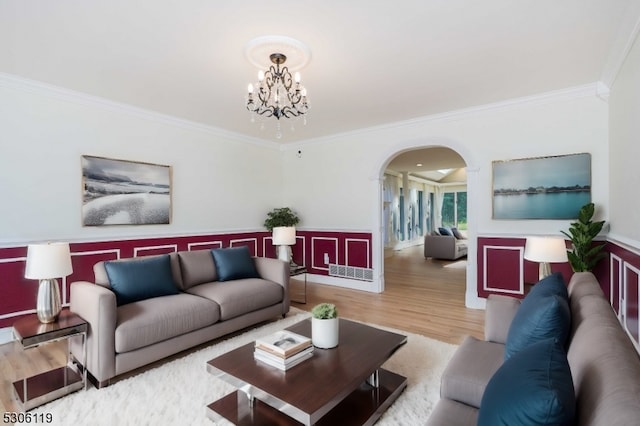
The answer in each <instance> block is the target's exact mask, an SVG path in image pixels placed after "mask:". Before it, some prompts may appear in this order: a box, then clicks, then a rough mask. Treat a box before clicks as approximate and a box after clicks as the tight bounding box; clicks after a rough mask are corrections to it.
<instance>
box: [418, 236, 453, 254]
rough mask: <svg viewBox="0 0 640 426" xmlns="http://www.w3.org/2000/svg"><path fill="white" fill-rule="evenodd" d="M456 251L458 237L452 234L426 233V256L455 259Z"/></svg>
mask: <svg viewBox="0 0 640 426" xmlns="http://www.w3.org/2000/svg"><path fill="white" fill-rule="evenodd" d="M455 253H456V237H452V236H450V235H425V237H424V257H434V258H436V259H453V258H454V257H455Z"/></svg>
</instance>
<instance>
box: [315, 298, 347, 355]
mask: <svg viewBox="0 0 640 426" xmlns="http://www.w3.org/2000/svg"><path fill="white" fill-rule="evenodd" d="M339 324H340V323H339V320H338V309H337V308H336V305H334V304H333V303H320V304H318V305H316V306H314V307H313V309H311V341H312V342H313V346H315V347H317V348H321V349H330V348H335V347H336V346H338V334H339V327H338V325H339Z"/></svg>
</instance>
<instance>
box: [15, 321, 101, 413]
mask: <svg viewBox="0 0 640 426" xmlns="http://www.w3.org/2000/svg"><path fill="white" fill-rule="evenodd" d="M88 328H89V326H88V324H87V322H86V321H85V320H83V319H82V318H81V317H80V316H79V315H77V314H74V313H73V312H71V311H70V310H69V309H63V310H62V311H61V312H60V316H59V317H58V320H57V321H56V322H52V323H49V324H42V323H41V322H40V321H39V320H38V317H37V316H36V315H35V314H34V315H30V316H28V317H25V318H22V319H20V320H18V321H16V322H15V323H14V324H13V329H14V333H15V336H16V339H17V340H18V341H19V342H20V343H21V344H22V347H23V349H28V348H33V347H36V346H38V345H40V344H42V343H49V342H55V341H58V340H62V339H67V365H65V366H64V367H60V368H56V369H53V370H50V371H46V372H44V373H40V374H36V375H35V376H31V377H26V378H24V379H22V380H18V381H17V382H13V388H14V390H15V392H16V396H17V397H18V401H19V402H20V403H21V404H22V408H23V409H24V410H25V411H29V410H31V409H32V408H35V407H38V406H40V405H42V404H46V403H47V402H50V401H53V400H54V399H56V398H60V397H62V396H64V395H67V394H69V393H71V392H75V391H77V390H78V389H82V388H84V387H86V384H87V369H86V368H81V367H80V366H78V365H75V363H74V362H73V361H72V356H71V347H70V345H71V338H72V337H74V336H80V337H81V338H82V353H83V359H82V363H83V364H86V360H87V330H88ZM81 370H82V371H81Z"/></svg>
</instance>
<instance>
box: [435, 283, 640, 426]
mask: <svg viewBox="0 0 640 426" xmlns="http://www.w3.org/2000/svg"><path fill="white" fill-rule="evenodd" d="M568 294H569V303H568V307H569V310H570V315H571V317H570V320H571V325H570V327H568V328H569V335H568V346H567V347H566V350H567V351H566V360H565V362H568V367H569V369H570V375H569V376H568V377H569V380H568V382H569V384H570V383H571V381H573V391H574V393H575V401H574V406H573V407H569V408H568V409H572V410H575V417H574V420H573V424H575V425H580V426H596V425H606V426H616V425H620V426H622V425H632V424H638V422H640V398H638V395H640V361H639V358H638V353H637V352H636V349H635V348H634V346H633V345H632V343H631V341H630V339H629V337H628V336H627V335H626V333H625V331H624V330H623V329H622V327H621V326H620V323H619V322H618V319H617V317H616V316H615V314H614V312H613V309H612V308H611V306H610V304H609V302H608V301H607V300H606V299H605V297H604V295H603V292H602V290H601V288H600V285H599V284H598V282H597V280H596V278H595V277H594V276H593V274H591V273H589V272H581V273H575V274H574V275H573V276H572V278H571V280H570V282H569V285H568ZM520 304H521V302H520V301H519V300H517V299H514V298H510V297H506V296H495V295H492V296H490V297H489V298H488V300H487V310H486V314H485V315H486V319H485V321H486V322H485V340H484V341H482V340H478V339H475V338H472V337H467V338H466V339H465V340H464V341H463V343H462V344H461V345H460V347H459V348H458V350H457V351H456V352H455V354H454V356H453V357H452V359H451V360H450V362H449V364H448V365H447V367H446V369H445V371H444V373H443V376H442V381H441V387H440V396H441V399H440V401H439V402H438V403H437V405H436V407H435V408H434V410H433V412H432V414H431V416H430V418H429V420H428V423H427V424H428V425H431V426H435V425H443V426H444V425H446V426H458V425H476V424H478V420H479V418H480V417H481V414H480V411H481V410H482V409H484V408H485V407H482V404H481V403H484V404H485V405H486V404H487V400H488V399H489V398H488V397H487V395H484V393H485V390H486V389H487V385H488V384H489V382H490V380H491V379H492V377H493V376H494V374H496V375H497V374H498V373H497V372H498V371H499V369H500V368H501V366H502V365H503V363H505V364H506V362H508V361H503V358H504V353H505V342H506V339H507V336H508V334H509V327H510V324H511V321H512V319H513V318H514V317H515V316H516V312H517V310H518V308H519V306H520ZM562 353H563V357H564V349H563V352H562ZM510 380H517V379H515V378H510ZM494 382H495V381H494ZM565 385H566V383H565ZM489 386H492V385H489ZM522 388H523V389H524V390H525V391H528V388H527V385H526V384H522ZM491 391H493V388H492V389H491ZM489 392H490V391H487V393H489ZM483 397H484V398H483ZM532 398H533V397H532ZM506 399H508V397H505V398H504V400H503V401H502V402H503V404H502V405H499V410H508V409H509V408H508V406H509V404H510V403H511V402H509V401H506ZM531 402H536V401H531ZM481 407H482V408H481ZM518 423H520V422H518ZM521 424H522V423H521ZM532 424H533V423H532Z"/></svg>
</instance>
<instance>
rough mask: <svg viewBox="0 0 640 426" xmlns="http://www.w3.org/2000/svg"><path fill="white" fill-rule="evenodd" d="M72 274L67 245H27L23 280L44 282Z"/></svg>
mask: <svg viewBox="0 0 640 426" xmlns="http://www.w3.org/2000/svg"><path fill="white" fill-rule="evenodd" d="M71 272H73V268H72V267H71V252H70V250H69V243H46V244H29V246H28V247H27V267H26V271H25V274H24V276H25V278H29V279H36V280H44V279H49V278H60V277H66V276H67V275H69V274H71Z"/></svg>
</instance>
